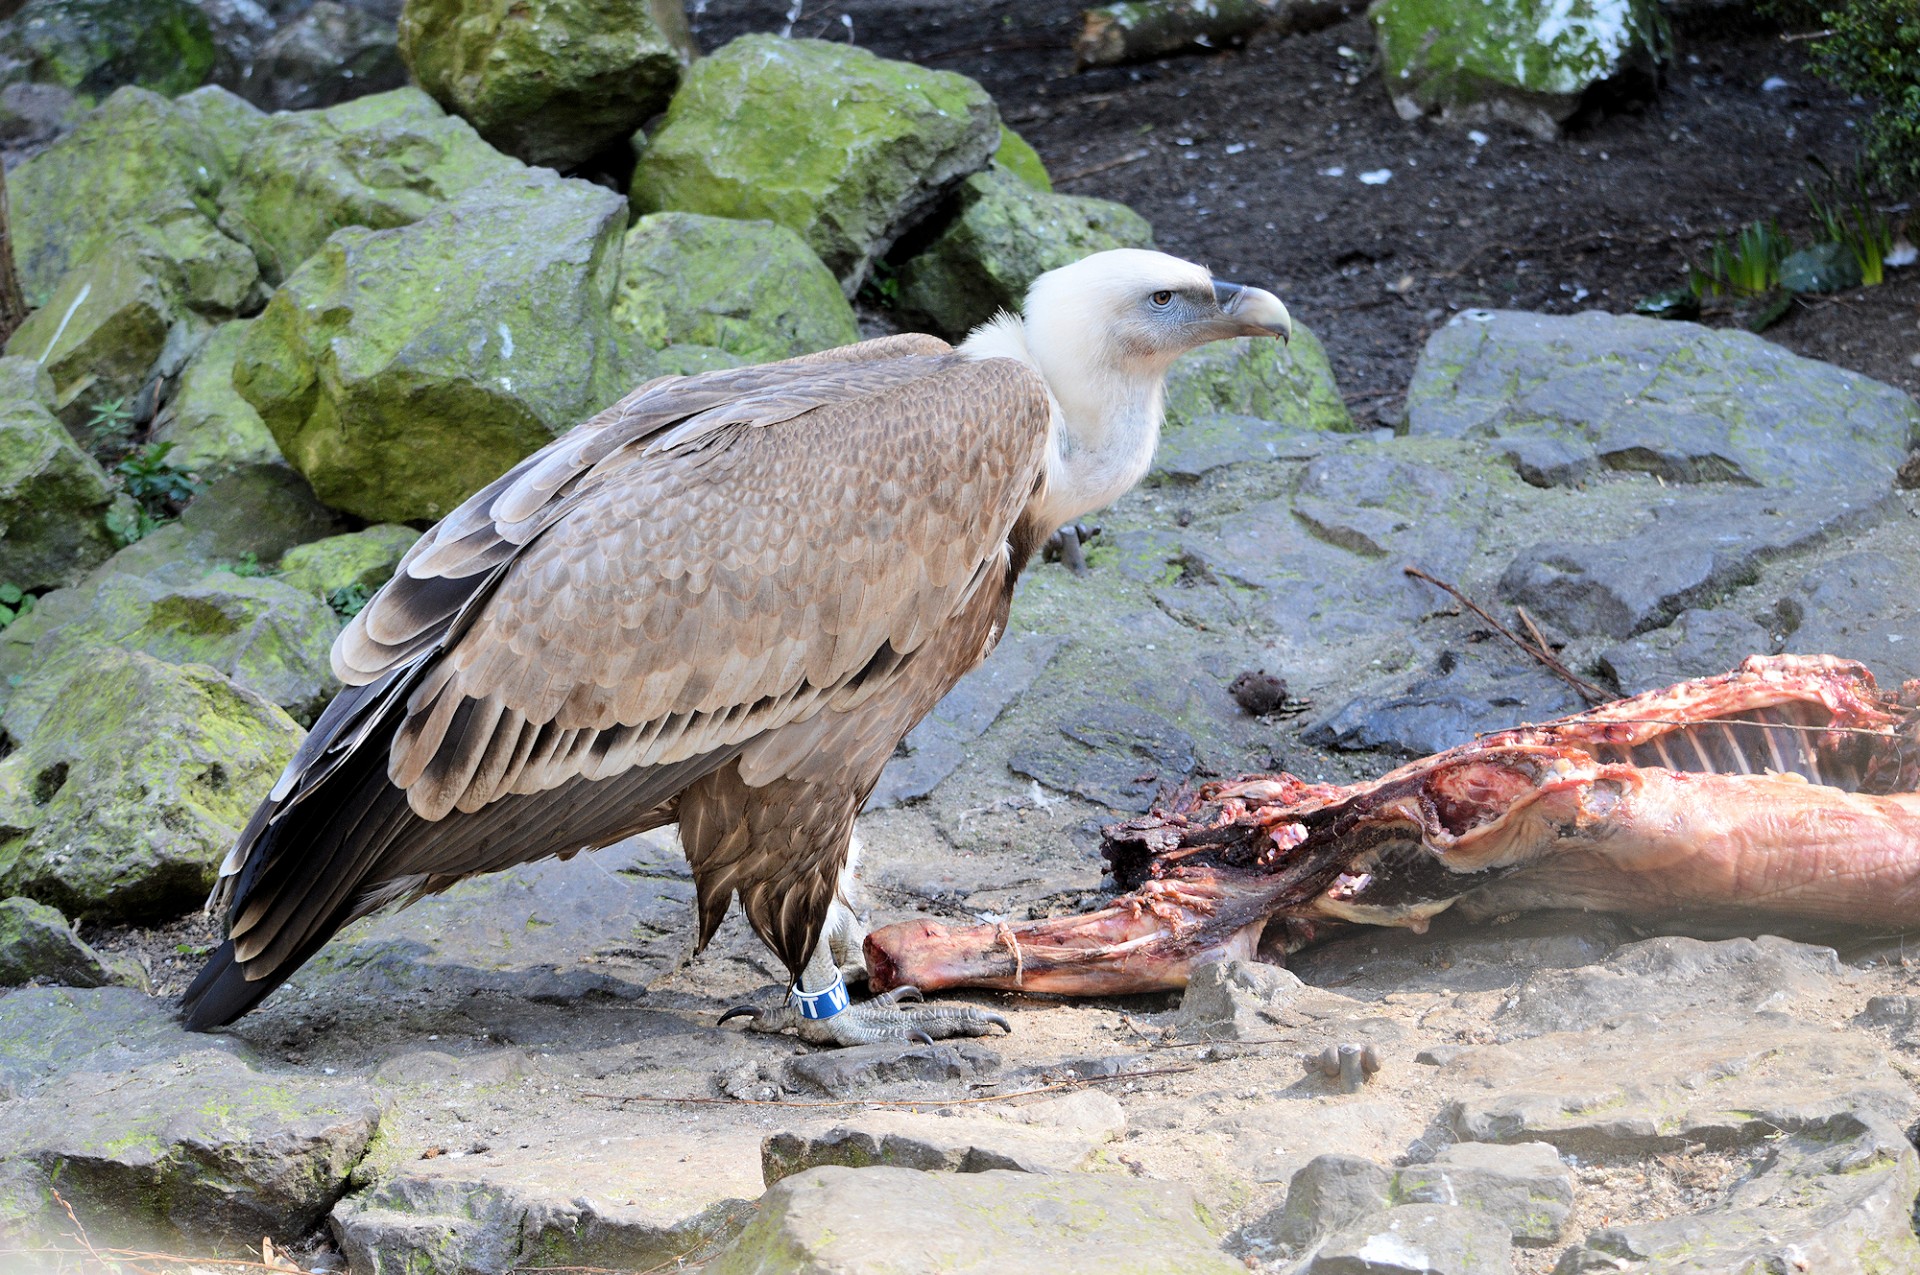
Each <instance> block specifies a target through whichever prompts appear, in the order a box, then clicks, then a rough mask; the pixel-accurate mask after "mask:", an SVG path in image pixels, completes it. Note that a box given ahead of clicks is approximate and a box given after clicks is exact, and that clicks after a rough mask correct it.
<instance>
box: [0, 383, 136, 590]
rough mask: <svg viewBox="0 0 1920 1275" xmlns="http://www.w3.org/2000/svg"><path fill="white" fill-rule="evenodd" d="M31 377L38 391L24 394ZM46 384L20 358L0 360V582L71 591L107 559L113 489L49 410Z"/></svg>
mask: <svg viewBox="0 0 1920 1275" xmlns="http://www.w3.org/2000/svg"><path fill="white" fill-rule="evenodd" d="M36 378H37V382H38V389H37V391H36V390H35V389H33V388H28V389H24V390H23V389H20V388H18V387H17V385H16V383H17V382H20V381H26V382H27V385H28V386H29V387H32V386H33V385H34V382H35V379H36ZM52 395H53V385H52V383H51V381H49V380H48V379H47V376H46V373H45V372H44V371H43V370H41V369H40V368H39V367H38V366H37V365H35V364H34V363H32V362H30V361H29V360H26V359H12V358H9V359H0V583H5V584H11V585H14V586H16V587H18V588H23V589H44V588H48V587H50V586H54V585H62V584H70V583H72V582H73V581H74V580H76V579H78V578H79V576H80V575H81V573H83V572H85V571H86V570H87V569H88V568H90V567H92V566H93V565H95V564H96V563H98V562H100V561H101V560H103V559H104V558H106V557H107V555H108V554H110V553H112V552H113V538H112V536H111V535H110V534H109V533H108V531H107V527H106V521H105V519H106V515H107V511H108V510H109V509H111V508H112V507H113V503H114V487H113V482H112V480H111V479H110V478H108V476H107V473H106V471H105V470H103V469H101V468H100V464H99V462H98V461H96V460H94V458H93V457H91V456H89V455H87V454H86V453H85V452H83V451H81V450H80V448H79V447H77V446H76V445H75V444H74V441H73V437H72V436H71V435H70V434H68V433H67V431H66V429H65V428H64V427H63V426H62V425H61V424H60V422H59V421H58V420H56V419H54V417H53V414H52V412H50V411H49V410H48V405H49V403H50V401H51V399H52Z"/></svg>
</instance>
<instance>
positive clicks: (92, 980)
mask: <svg viewBox="0 0 1920 1275" xmlns="http://www.w3.org/2000/svg"><path fill="white" fill-rule="evenodd" d="M113 974H114V972H113V970H111V969H109V968H108V966H107V963H106V961H104V960H102V959H101V957H100V953H98V952H96V951H94V950H93V948H92V947H91V946H89V945H88V944H87V943H85V942H84V941H82V939H81V938H80V936H79V935H77V934H75V933H74V932H73V927H72V926H71V925H69V924H68V923H67V918H66V917H64V916H61V915H60V910H59V909H58V908H50V907H48V906H47V905H46V904H44V903H35V902H34V901H33V900H32V899H23V898H19V897H15V898H11V899H0V987H17V986H19V985H20V984H22V983H26V982H31V981H34V980H40V981H42V982H48V983H61V984H64V985H65V986H67V987H104V986H106V985H107V984H108V983H111V982H112V981H113Z"/></svg>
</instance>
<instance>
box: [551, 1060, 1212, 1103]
mask: <svg viewBox="0 0 1920 1275" xmlns="http://www.w3.org/2000/svg"><path fill="white" fill-rule="evenodd" d="M1198 1070H1200V1069H1199V1068H1198V1067H1156V1068H1153V1069H1151V1070H1149V1071H1128V1072H1122V1073H1120V1074H1119V1075H1117V1076H1080V1077H1077V1078H1075V1079H1073V1080H1061V1081H1056V1082H1055V1083H1053V1084H1050V1085H1040V1086H1038V1087H1036V1088H1033V1089H1016V1090H1014V1091H1013V1092H1012V1093H994V1094H983V1095H981V1096H979V1097H975V1098H829V1099H827V1100H825V1101H822V1102H794V1101H790V1100H788V1099H784V1098H696V1097H678V1096H675V1095H673V1094H645V1093H636V1094H621V1093H590V1092H582V1094H581V1097H583V1098H607V1099H610V1100H612V1101H614V1102H659V1103H674V1102H684V1103H693V1104H696V1105H699V1106H703V1107H807V1108H821V1107H960V1106H968V1105H971V1104H975V1103H982V1102H1010V1101H1012V1100H1013V1099H1015V1098H1031V1097H1033V1096H1034V1095H1036V1094H1043V1093H1059V1092H1061V1091H1062V1090H1067V1089H1084V1088H1086V1087H1087V1086H1088V1085H1110V1084H1114V1083H1116V1082H1118V1081H1122V1080H1147V1079H1151V1078H1153V1077H1155V1076H1177V1075H1180V1074H1181V1073H1182V1072H1188V1071H1198Z"/></svg>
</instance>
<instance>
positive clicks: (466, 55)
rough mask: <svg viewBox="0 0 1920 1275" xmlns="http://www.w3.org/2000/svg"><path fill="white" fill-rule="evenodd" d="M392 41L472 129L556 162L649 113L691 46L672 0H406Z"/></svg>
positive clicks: (506, 147)
mask: <svg viewBox="0 0 1920 1275" xmlns="http://www.w3.org/2000/svg"><path fill="white" fill-rule="evenodd" d="M400 53H401V56H402V57H404V58H405V59H406V63H407V66H408V67H409V68H410V69H411V70H412V71H413V78H414V82H415V83H417V84H419V85H420V87H421V88H423V89H425V90H426V91H427V92H429V93H431V94H433V96H434V97H435V98H437V99H439V101H440V102H441V103H443V104H444V105H445V106H446V107H447V109H448V110H450V111H453V112H455V113H457V114H459V115H460V116H461V117H462V118H464V119H466V120H467V121H469V122H470V123H472V125H473V126H474V127H475V128H476V129H478V130H479V132H480V136H482V137H484V138H486V139H487V141H489V142H491V143H492V144H493V145H494V146H497V147H498V148H499V149H501V150H503V151H505V152H506V153H507V154H509V155H514V156H517V157H518V158H520V159H523V160H525V161H526V162H527V163H529V164H543V165H546V166H547V167H550V168H558V169H561V170H562V171H565V170H566V169H569V168H572V167H574V166H575V165H577V164H579V163H581V162H582V161H584V160H586V159H588V158H590V157H591V156H592V155H593V154H594V153H595V152H597V151H599V150H601V149H602V148H604V147H605V146H607V145H608V144H609V143H612V142H616V141H619V140H620V139H621V138H624V137H627V136H629V135H630V134H632V133H633V131H634V130H635V129H637V128H639V127H640V125H641V124H643V123H645V122H646V121H647V120H648V119H649V118H651V117H652V116H654V115H656V114H658V113H659V112H660V110H661V109H662V108H663V107H665V106H666V104H667V101H668V99H669V98H671V97H672V95H673V90H674V88H675V86H676V85H678V84H679V82H680V73H681V71H682V70H683V69H684V68H685V67H686V65H687V63H688V62H689V61H691V60H692V58H693V53H694V48H693V37H692V35H691V34H690V33H689V32H688V30H687V18H686V12H685V9H684V8H683V6H682V4H681V2H680V0H613V2H612V3H609V2H608V0H533V3H518V4H507V3H504V2H503V0H407V3H406V5H405V7H404V8H402V9H401V11H400Z"/></svg>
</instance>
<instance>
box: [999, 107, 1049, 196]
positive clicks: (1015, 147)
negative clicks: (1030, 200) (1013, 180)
mask: <svg viewBox="0 0 1920 1275" xmlns="http://www.w3.org/2000/svg"><path fill="white" fill-rule="evenodd" d="M993 162H994V163H995V164H997V165H999V166H1000V167H1001V168H1004V169H1006V170H1007V171H1008V172H1010V173H1012V174H1013V175H1014V176H1015V177H1018V178H1019V179H1020V180H1021V181H1023V182H1025V183H1026V184H1027V185H1029V186H1031V187H1033V188H1034V189H1035V190H1037V191H1039V192H1041V193H1042V194H1045V195H1051V194H1052V193H1053V178H1052V177H1050V176H1048V175H1047V165H1046V163H1045V162H1044V161H1043V160H1042V159H1041V158H1040V152H1039V151H1037V150H1035V149H1033V146H1032V144H1031V143H1029V142H1028V141H1027V139H1026V138H1024V137H1022V136H1020V134H1018V133H1016V132H1014V131H1013V130H1012V129H1010V128H1008V127H1007V126H1006V125H1005V124H1002V125H1001V126H1000V147H999V149H998V150H996V151H994V152H993Z"/></svg>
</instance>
